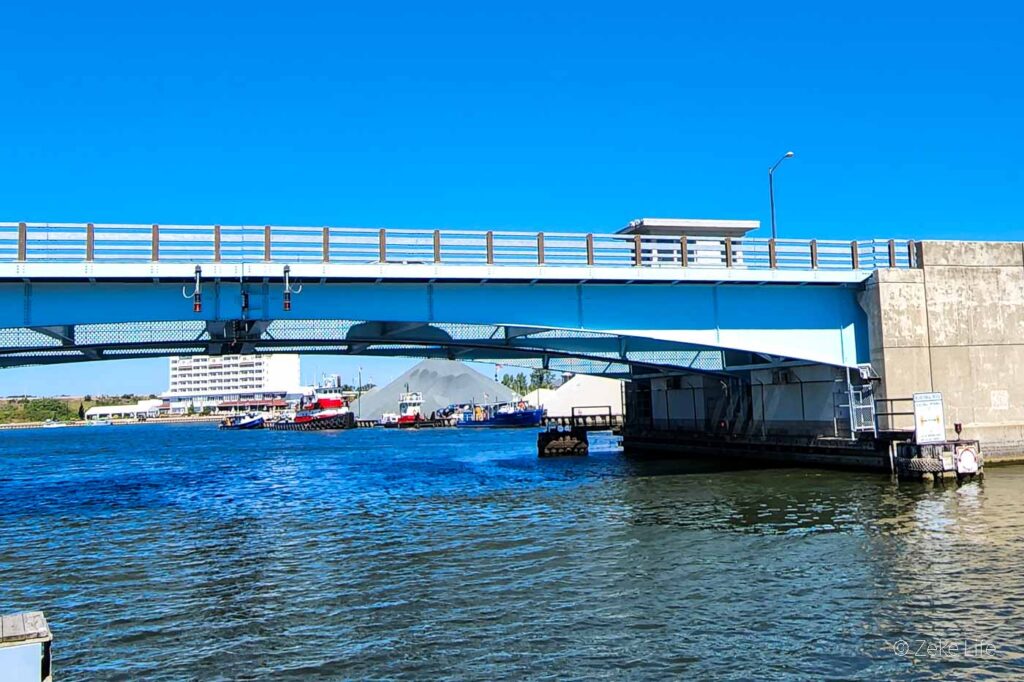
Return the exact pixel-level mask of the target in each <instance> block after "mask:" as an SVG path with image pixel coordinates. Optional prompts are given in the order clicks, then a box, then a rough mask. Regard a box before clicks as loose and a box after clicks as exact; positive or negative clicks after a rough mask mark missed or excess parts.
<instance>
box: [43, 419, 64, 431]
mask: <svg viewBox="0 0 1024 682" xmlns="http://www.w3.org/2000/svg"><path fill="white" fill-rule="evenodd" d="M67 425H68V423H67V422H61V421H57V420H56V419H47V420H46V421H44V422H43V428H44V429H62V428H64V427H65V426H67Z"/></svg>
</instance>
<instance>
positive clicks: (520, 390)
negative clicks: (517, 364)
mask: <svg viewBox="0 0 1024 682" xmlns="http://www.w3.org/2000/svg"><path fill="white" fill-rule="evenodd" d="M557 381H558V376H557V375H556V374H555V373H554V372H552V371H550V370H546V369H535V370H533V371H532V372H530V377H529V379H527V377H526V375H525V374H523V373H522V372H520V373H519V374H516V375H512V374H506V375H505V376H503V377H502V378H501V383H502V384H503V385H505V386H506V387H508V388H510V389H512V390H513V391H515V392H516V393H517V394H518V395H526V394H527V393H529V392H530V391H535V390H537V389H538V388H555V387H556V386H557V385H558V384H557Z"/></svg>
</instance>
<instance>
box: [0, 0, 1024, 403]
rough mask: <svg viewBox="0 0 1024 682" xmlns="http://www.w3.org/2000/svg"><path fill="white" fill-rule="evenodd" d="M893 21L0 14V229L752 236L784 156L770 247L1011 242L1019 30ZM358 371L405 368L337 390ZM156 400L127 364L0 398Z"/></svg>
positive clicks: (319, 362) (999, 17)
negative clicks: (643, 230) (771, 174)
mask: <svg viewBox="0 0 1024 682" xmlns="http://www.w3.org/2000/svg"><path fill="white" fill-rule="evenodd" d="M894 4H896V3H872V2H868V3H846V4H837V3H816V4H811V3H801V4H786V3H775V4H765V3H744V2H734V3H699V4H696V3H694V4H690V3H644V2H640V3H607V4H605V3H595V2H588V3H570V2H564V3H552V2H543V3H531V2H520V3H505V4H500V5H499V4H497V3H480V2H473V3H468V2H467V3H446V2H438V3H408V4H406V3H397V2H392V3H308V2H292V3H274V4H261V3H254V2H247V3H230V2H223V3H216V6H213V5H214V3H189V2H177V3H161V4H156V3H75V4H70V3H69V4H64V3H20V4H19V5H18V6H11V5H7V6H5V7H4V8H3V10H2V12H3V15H2V19H3V20H2V21H0V52H2V55H3V59H2V60H0V93H2V95H3V106H0V159H2V162H0V216H2V217H0V219H2V220H40V221H42V220H50V221H58V220H69V221H95V222H115V221H116V222H139V223H151V222H156V223H204V224H206V223H214V222H219V223H257V224H264V223H271V224H273V223H287V224H312V225H322V224H332V225H359V226H396V227H427V228H432V227H449V228H479V227H485V226H486V227H489V228H494V229H502V228H525V229H580V230H591V231H600V230H613V229H616V228H618V227H620V226H621V225H623V224H624V223H626V222H627V221H628V220H630V219H632V218H635V217H640V216H676V217H709V218H714V217H717V218H756V219H761V220H762V221H763V222H764V223H766V224H767V219H768V216H767V213H768V202H767V187H766V170H767V167H768V166H769V165H770V164H771V163H772V162H773V161H774V160H775V159H776V158H777V157H778V156H779V155H780V154H781V153H783V152H784V151H786V150H787V149H792V150H793V151H795V152H796V157H795V158H794V159H792V160H790V161H787V162H786V165H785V166H784V167H783V168H782V169H781V170H780V171H779V174H778V176H777V187H776V189H777V200H778V220H779V229H780V234H781V235H783V236H790V237H812V236H817V237H821V238H828V237H843V238H869V237H876V236H877V237H889V236H900V237H912V238H923V237H927V238H954V237H956V238H983V239H1024V221H1022V220H1021V215H1022V213H1024V175H1022V171H1021V170H1020V166H1021V158H1022V156H1024V126H1022V119H1021V112H1022V110H1024V106H1022V105H1024V92H1022V90H1024V86H1022V82H1024V79H1022V78H1021V72H1022V70H1024V69H1022V67H1024V41H1022V40H1021V39H1020V36H1021V35H1024V9H1021V8H1020V6H1019V5H1016V4H1012V3H986V2H976V3H955V4H954V3H943V2H939V3H899V7H898V8H894V7H893V6H892V5H894ZM311 362H312V365H316V366H317V367H321V366H323V367H324V368H325V369H326V365H328V364H330V361H327V360H325V359H323V358H317V359H315V360H312V361H311ZM360 362H361V364H363V365H364V366H369V367H370V368H371V370H370V371H371V373H374V374H379V375H380V379H381V380H385V379H387V378H389V377H391V376H394V375H397V374H398V373H399V372H400V371H401V368H402V367H404V366H405V365H406V364H407V363H406V362H404V361H395V362H385V361H377V360H363V361H355V360H338V361H337V362H336V367H334V369H337V370H339V371H341V372H342V373H345V374H348V373H350V371H351V370H352V369H353V368H354V366H355V365H356V364H357V363H360ZM312 365H310V366H312ZM374 368H379V371H378V370H377V369H374ZM375 378H376V377H375ZM165 382H166V361H165V360H160V361H124V362H119V363H101V364H96V365H82V366H75V367H69V366H64V367H59V368H47V369H39V368H37V369H20V370H3V371H0V394H4V393H17V392H22V391H29V392H62V391H66V392H71V393H74V392H85V391H89V392H94V393H95V392H101V391H106V390H110V391H119V392H120V391H146V392H148V391H159V390H162V389H163V388H164V385H165ZM44 387H45V388H44Z"/></svg>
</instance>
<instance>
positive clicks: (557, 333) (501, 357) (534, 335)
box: [0, 320, 783, 377]
mask: <svg viewBox="0 0 1024 682" xmlns="http://www.w3.org/2000/svg"><path fill="white" fill-rule="evenodd" d="M252 352H255V353H272V352H298V353H304V354H337V355H370V356H395V355H400V356H406V357H423V358H427V357H430V358H449V359H460V360H467V361H474V362H491V363H504V364H509V365H513V366H523V367H527V368H537V367H543V368H554V369H561V370H565V371H575V372H579V373H593V374H602V375H608V376H620V377H622V376H629V375H630V374H631V373H632V372H633V368H639V369H640V371H641V372H642V373H645V374H647V373H652V372H654V373H659V372H679V371H691V372H700V373H710V374H722V375H728V374H735V372H737V371H739V370H740V368H742V370H746V369H748V368H750V367H751V366H758V367H767V366H770V364H771V362H770V361H767V360H765V359H764V358H760V357H759V356H756V355H755V354H751V353H744V352H738V351H723V350H722V349H717V348H709V347H705V346H700V345H697V344H689V343H679V342H671V341H664V340H659V339H648V338H642V337H628V336H623V335H616V334H609V333H605V332H593V331H586V330H566V329H551V328H544V327H524V326H521V325H518V326H513V325H470V324H444V323H439V324H424V323H420V322H403V321H384V320H381V321H349V320H273V321H271V320H228V321H213V322H203V321H198V320H183V321H168V322H163V323H156V322H149V323H140V324H137V325H128V324H98V325H93V324H83V325H65V326H63V327H62V328H60V329H58V330H55V329H53V328H51V327H25V328H16V329H0V367H15V366H24V365H33V364H57V363H66V362H82V361H90V360H112V359H123V358H131V357H136V358H138V357H161V356H169V355H190V354H213V355H218V354H226V353H252ZM782 360H783V359H779V361H782ZM734 365H735V366H736V367H737V369H733V366H734Z"/></svg>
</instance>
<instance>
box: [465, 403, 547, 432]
mask: <svg viewBox="0 0 1024 682" xmlns="http://www.w3.org/2000/svg"><path fill="white" fill-rule="evenodd" d="M448 410H449V411H450V412H451V414H453V415H454V416H455V418H456V422H455V426H458V427H460V428H484V427H490V428H528V427H535V426H540V425H541V423H542V422H543V421H544V414H545V410H544V408H542V407H531V406H530V405H527V404H526V403H525V402H523V401H519V402H518V403H491V404H489V405H476V404H470V405H461V406H458V405H452V406H450V407H449V408H448Z"/></svg>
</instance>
